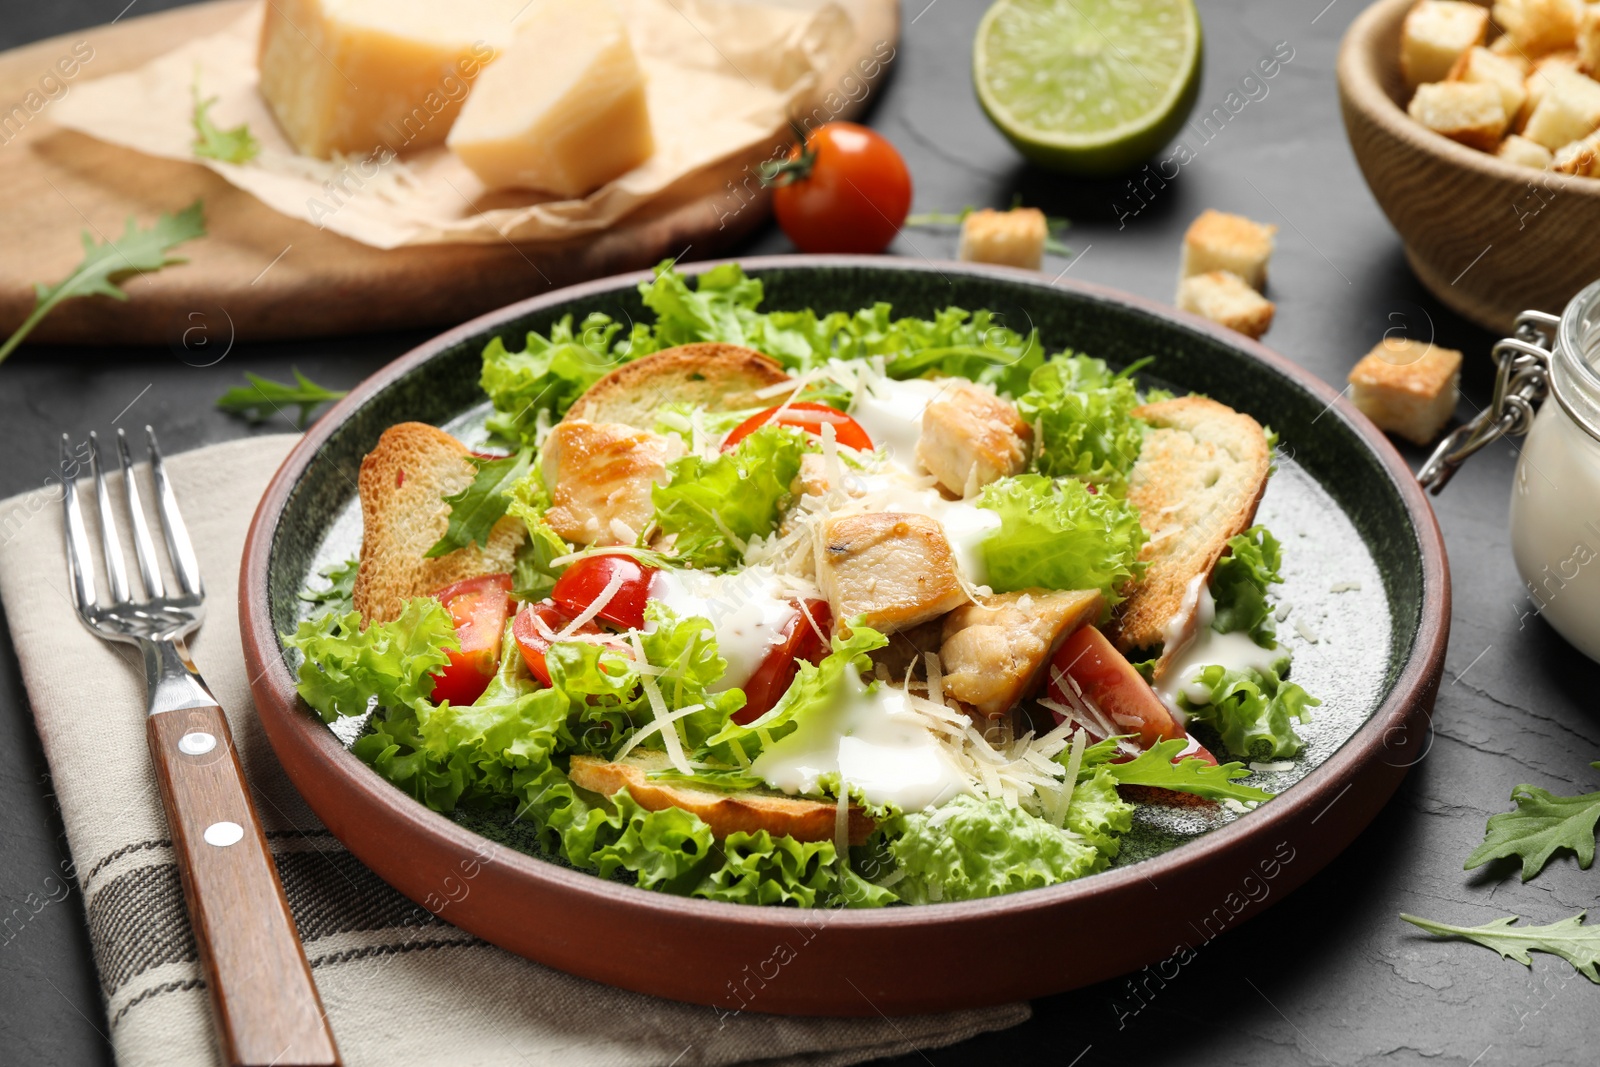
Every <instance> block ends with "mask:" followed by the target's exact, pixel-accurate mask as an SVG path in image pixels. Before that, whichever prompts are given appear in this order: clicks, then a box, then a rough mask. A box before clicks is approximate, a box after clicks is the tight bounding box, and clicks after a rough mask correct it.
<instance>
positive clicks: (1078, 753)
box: [1050, 730, 1089, 827]
mask: <svg viewBox="0 0 1600 1067" xmlns="http://www.w3.org/2000/svg"><path fill="white" fill-rule="evenodd" d="M1088 740H1089V735H1088V734H1086V733H1084V732H1083V731H1082V730H1076V731H1074V732H1073V734H1072V751H1071V753H1070V754H1069V755H1068V756H1067V773H1066V775H1065V776H1064V777H1063V778H1062V779H1061V789H1060V790H1059V791H1058V792H1057V793H1056V795H1055V801H1054V803H1052V804H1051V806H1050V821H1051V822H1052V823H1054V824H1055V825H1056V826H1058V827H1060V826H1065V825H1066V824H1067V810H1068V809H1069V808H1071V807H1072V791H1073V790H1074V789H1075V788H1077V785H1078V771H1079V769H1080V768H1082V767H1083V750H1084V748H1085V747H1086V745H1087V742H1088Z"/></svg>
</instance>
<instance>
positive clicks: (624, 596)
mask: <svg viewBox="0 0 1600 1067" xmlns="http://www.w3.org/2000/svg"><path fill="white" fill-rule="evenodd" d="M656 573H657V569H656V568H655V567H646V566H645V565H644V564H642V563H640V562H639V561H638V560H636V559H634V558H633V557H632V556H628V555H624V554H622V553H620V552H618V553H616V554H614V555H605V556H586V557H584V558H583V559H580V560H578V561H577V562H576V563H574V564H573V565H572V566H570V567H568V568H567V569H566V570H565V571H563V572H562V573H561V577H560V578H557V579H556V584H555V588H554V589H552V590H550V599H551V600H554V601H555V602H556V603H557V604H559V605H560V606H561V607H563V608H565V609H566V610H567V612H568V613H569V614H571V615H574V616H576V615H581V614H583V613H584V612H585V611H587V610H588V608H589V605H590V604H593V603H594V602H595V601H596V600H598V599H599V598H600V594H601V593H603V592H605V589H606V586H607V585H610V584H611V581H612V580H613V579H614V578H620V579H621V582H622V584H621V585H620V586H618V588H617V591H616V592H615V593H614V594H612V596H611V599H610V600H608V601H606V606H605V607H603V608H601V609H600V611H599V612H598V613H597V614H596V615H595V618H597V619H603V620H604V621H606V622H609V623H611V624H612V625H613V626H620V627H622V628H623V629H624V630H639V629H643V627H644V606H645V602H646V601H648V600H649V599H650V587H651V584H652V583H653V582H654V581H655V577H656ZM558 629H559V627H558Z"/></svg>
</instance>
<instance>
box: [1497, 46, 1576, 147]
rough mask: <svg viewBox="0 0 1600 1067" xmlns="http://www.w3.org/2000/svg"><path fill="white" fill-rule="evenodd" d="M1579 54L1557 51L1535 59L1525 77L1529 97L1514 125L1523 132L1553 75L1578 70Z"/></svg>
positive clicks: (1523, 83)
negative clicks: (1557, 72) (1558, 72)
mask: <svg viewBox="0 0 1600 1067" xmlns="http://www.w3.org/2000/svg"><path fill="white" fill-rule="evenodd" d="M1577 70H1578V56H1577V54H1576V53H1571V54H1569V53H1566V52H1557V53H1556V54H1555V55H1549V56H1545V57H1544V58H1542V59H1538V60H1535V61H1534V63H1533V64H1532V65H1531V66H1530V67H1529V68H1528V76H1527V77H1526V78H1524V79H1523V81H1522V87H1523V88H1524V89H1526V90H1527V91H1528V98H1527V99H1526V100H1524V101H1523V102H1522V110H1521V111H1520V112H1518V114H1517V118H1516V121H1515V122H1513V123H1512V127H1513V128H1514V129H1515V130H1516V131H1517V132H1518V133H1521V132H1522V131H1523V130H1524V129H1526V128H1527V125H1528V119H1529V118H1531V117H1532V116H1533V113H1534V111H1535V110H1536V109H1537V108H1538V106H1539V103H1540V101H1542V100H1543V99H1544V94H1545V91H1546V90H1547V89H1549V88H1550V86H1551V84H1552V81H1551V77H1550V76H1551V75H1552V74H1554V73H1555V72H1556V71H1568V72H1577Z"/></svg>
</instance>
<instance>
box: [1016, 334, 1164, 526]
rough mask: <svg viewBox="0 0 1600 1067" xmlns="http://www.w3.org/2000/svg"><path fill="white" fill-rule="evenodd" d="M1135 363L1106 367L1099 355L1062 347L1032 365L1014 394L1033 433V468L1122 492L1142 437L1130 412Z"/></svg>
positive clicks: (1134, 400) (1141, 426)
mask: <svg viewBox="0 0 1600 1067" xmlns="http://www.w3.org/2000/svg"><path fill="white" fill-rule="evenodd" d="M1136 369H1137V366H1134V367H1129V368H1127V369H1126V370H1123V371H1121V372H1118V373H1112V371H1111V370H1110V368H1108V367H1107V366H1106V364H1105V361H1104V360H1099V359H1091V358H1090V357H1088V356H1080V355H1074V354H1071V353H1062V354H1061V355H1059V356H1056V357H1055V358H1053V359H1051V360H1050V361H1049V362H1048V363H1046V364H1045V365H1044V366H1042V367H1040V368H1039V369H1038V370H1036V371H1034V372H1033V374H1032V375H1031V376H1029V378H1028V389H1027V391H1026V392H1025V393H1023V394H1022V395H1021V396H1019V397H1018V398H1017V411H1018V412H1019V413H1020V414H1021V415H1022V418H1023V420H1024V421H1026V422H1027V423H1029V424H1030V425H1032V426H1033V428H1034V432H1035V433H1036V434H1037V435H1038V440H1037V442H1036V447H1035V449H1034V463H1033V469H1034V470H1035V471H1037V472H1038V473H1040V474H1043V475H1047V476H1049V477H1052V478H1066V477H1070V478H1080V479H1082V480H1083V481H1086V482H1090V483H1093V484H1094V485H1097V486H1100V487H1101V489H1102V491H1104V492H1108V493H1110V494H1111V495H1113V496H1122V495H1123V494H1124V493H1125V492H1126V491H1127V478H1128V471H1129V470H1131V469H1132V468H1133V464H1134V461H1135V460H1137V459H1138V458H1139V449H1140V447H1141V446H1142V444H1143V442H1144V422H1143V420H1141V419H1138V418H1136V417H1134V415H1133V414H1132V412H1133V409H1134V408H1136V407H1138V406H1139V403H1140V401H1139V391H1138V389H1137V388H1135V386H1134V383H1133V377H1132V374H1133V372H1134V371H1135V370H1136Z"/></svg>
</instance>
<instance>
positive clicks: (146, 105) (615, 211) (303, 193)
mask: <svg viewBox="0 0 1600 1067" xmlns="http://www.w3.org/2000/svg"><path fill="white" fill-rule="evenodd" d="M613 3H614V4H615V6H616V8H617V10H618V12H619V13H620V14H621V15H622V17H623V19H624V21H625V23H626V25H627V26H628V30H629V36H630V37H631V39H632V42H633V46H634V50H635V52H636V53H637V54H638V57H639V62H640V65H641V66H642V67H643V68H644V70H645V75H646V77H647V78H648V89H647V92H648V97H649V102H650V113H651V124H652V126H653V128H654V133H655V140H656V152H655V155H653V156H652V157H651V158H650V159H649V160H647V161H646V162H645V163H643V164H641V165H640V166H639V167H636V168H635V169H633V170H631V171H629V172H628V173H626V174H624V175H622V176H621V177H619V178H617V179H616V180H615V181H612V182H610V183H608V184H607V185H604V186H602V187H601V188H600V189H598V190H596V191H595V192H594V193H592V194H590V195H589V196H587V197H585V198H583V199H581V200H557V199H551V198H550V197H548V196H543V195H540V194H537V193H532V192H524V191H504V190H502V191H496V192H489V191H486V190H485V189H484V187H483V185H482V183H480V182H479V181H478V179H477V178H476V177H475V176H474V175H473V174H472V172H471V171H469V170H468V169H467V168H466V167H465V166H464V165H463V164H462V163H461V162H460V161H459V160H458V159H456V158H455V156H453V155H452V154H451V153H450V152H449V151H448V150H447V149H446V148H444V147H443V146H442V145H440V146H436V147H432V148H425V149H421V150H419V151H415V152H411V153H401V154H399V155H395V154H394V153H392V152H389V151H387V150H384V149H380V150H378V151H377V152H374V153H372V154H371V155H368V156H363V157H342V158H335V159H333V160H322V159H315V158H312V157H309V156H301V155H298V154H296V152H295V151H294V148H293V146H292V145H291V144H290V143H289V141H288V139H287V138H286V137H285V136H284V134H283V132H282V131H281V130H280V129H279V128H278V125H277V123H276V121H275V120H274V119H273V117H272V113H271V111H270V110H269V109H268V107H267V104H266V102H265V101H264V100H263V99H262V98H261V95H260V93H259V91H258V90H257V76H256V44H257V39H258V37H259V34H260V26H261V17H262V11H263V9H264V5H260V6H257V7H254V8H253V9H252V10H251V11H250V13H249V14H248V15H247V16H245V17H243V18H241V19H240V20H239V21H238V22H236V23H235V24H233V25H232V26H230V27H229V28H228V29H226V30H224V31H222V32H221V33H218V34H215V35H214V36H211V37H205V38H200V39H197V40H193V41H190V42H188V43H186V44H184V45H183V46H182V47H180V48H177V49H175V50H173V51H172V52H169V53H167V54H166V55H164V56H162V57H160V58H159V59H155V60H153V61H151V62H150V63H148V64H146V65H145V66H144V67H141V68H139V69H138V70H134V71H129V72H126V73H122V74H114V75H111V76H109V77H105V78H101V79H98V80H96V81H93V82H89V83H87V84H85V85H83V86H81V87H79V88H77V89H75V90H74V92H73V93H72V95H71V96H70V97H68V98H66V99H63V100H61V101H60V102H59V103H57V104H56V105H55V107H54V110H53V111H52V118H53V119H54V121H55V122H56V124H57V125H60V126H64V127H67V128H69V129H73V130H77V131H79V132H81V133H86V134H88V135H90V136H92V137H95V138H98V139H100V140H102V141H107V142H109V143H111V144H117V145H123V146H126V147H128V148H133V149H136V150H138V151H140V152H144V153H146V154H148V155H152V156H160V157H163V158H167V159H178V160H188V161H191V162H195V163H198V164H200V165H202V166H206V167H209V168H210V169H212V170H213V171H215V172H216V173H218V174H220V175H221V176H222V177H223V178H225V179H226V180H227V181H229V182H230V183H232V184H233V185H236V186H238V187H239V188H241V189H243V190H245V191H246V192H249V193H251V194H252V195H254V196H255V197H257V198H258V199H260V200H261V201H262V202H263V203H265V204H267V205H268V206H270V207H272V208H273V209H274V210H276V211H280V212H282V213H283V214H285V215H289V216H291V217H293V218H297V219H303V220H305V221H307V222H310V223H312V224H314V225H316V226H318V227H321V228H325V229H328V230H332V231H333V232H335V233H339V234H342V235H344V236H346V237H350V238H353V239H354V240H357V241H360V242H362V243H364V244H368V245H373V246H375V247H377V248H397V247H400V246H403V245H414V244H440V243H467V244H480V243H491V242H498V241H504V240H506V239H507V238H510V239H512V240H518V241H536V240H555V239H561V238H568V237H573V236H575V235H578V234H582V233H588V232H593V231H596V230H602V229H605V228H606V227H608V226H610V225H612V224H613V223H615V222H616V221H617V220H618V219H620V218H622V217H623V216H624V215H626V214H627V213H628V212H630V211H632V210H634V209H635V208H637V207H639V206H640V205H642V204H644V203H646V202H647V201H649V200H650V199H652V198H654V197H657V196H660V195H662V194H663V193H666V192H668V191H669V190H671V189H672V187H673V186H674V185H675V184H676V183H678V182H680V181H682V180H684V179H686V178H688V177H689V176H690V175H692V174H694V173H696V172H697V171H700V170H702V169H704V168H706V167H708V166H710V165H712V164H714V163H716V162H718V161H719V160H723V159H726V158H728V157H729V156H733V155H735V154H737V153H740V152H745V151H747V150H749V149H751V148H753V147H754V146H756V145H759V144H761V143H762V142H765V141H768V140H774V138H776V137H777V136H778V135H779V134H780V133H781V132H782V131H784V130H785V128H786V125H787V118H788V115H789V112H790V108H791V106H792V105H795V104H796V103H798V102H800V101H803V100H806V99H808V97H809V96H811V95H812V94H814V93H815V92H816V91H817V90H818V88H819V86H818V82H819V81H820V79H821V78H822V76H823V74H824V72H826V71H827V70H829V68H830V66H831V65H832V63H833V62H834V61H835V60H836V59H837V58H839V55H840V53H841V52H842V51H843V50H844V49H845V48H848V47H849V46H850V42H851V39H852V37H853V33H852V26H853V21H852V15H851V12H852V11H853V10H859V5H860V4H861V3H862V0H770V2H757V0H613ZM197 77H198V79H199V87H200V93H201V95H202V96H203V97H216V98H217V103H216V104H215V105H214V106H213V107H212V108H211V111H210V117H211V119H212V120H213V121H214V122H216V123H217V125H218V126H221V127H223V128H229V127H233V126H237V125H238V124H239V123H241V122H245V123H248V124H249V126H250V131H251V133H252V134H254V135H255V137H256V139H257V140H258V141H259V142H260V143H261V151H260V154H259V155H257V156H256V158H255V159H253V160H252V161H250V162H249V163H246V164H242V165H235V164H231V163H223V162H218V161H216V160H210V159H200V158H197V157H196V156H195V155H194V152H193V142H194V129H193V126H192V125H191V119H192V116H193V113H194V98H193V95H192V93H193V86H194V85H195V80H196V78H197ZM776 143H777V142H776V141H775V140H774V145H776Z"/></svg>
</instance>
